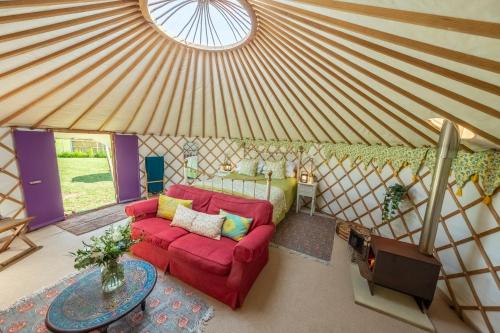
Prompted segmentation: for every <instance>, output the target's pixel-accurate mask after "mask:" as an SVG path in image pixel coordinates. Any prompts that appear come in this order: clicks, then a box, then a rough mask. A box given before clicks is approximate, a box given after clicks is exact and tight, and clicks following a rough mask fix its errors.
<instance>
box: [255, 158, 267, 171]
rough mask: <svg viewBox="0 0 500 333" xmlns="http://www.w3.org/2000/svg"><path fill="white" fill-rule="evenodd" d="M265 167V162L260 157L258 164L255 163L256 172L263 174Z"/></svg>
mask: <svg viewBox="0 0 500 333" xmlns="http://www.w3.org/2000/svg"><path fill="white" fill-rule="evenodd" d="M265 168H266V162H265V161H264V160H263V159H262V158H261V159H259V164H257V173H258V174H263V173H264V169H265Z"/></svg>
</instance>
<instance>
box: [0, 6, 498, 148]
mask: <svg viewBox="0 0 500 333" xmlns="http://www.w3.org/2000/svg"><path fill="white" fill-rule="evenodd" d="M143 3H144V0H139V1H132V0H78V1H74V0H71V1H70V0H60V1H52V0H37V1H31V0H30V1H2V2H0V28H1V29H0V110H2V111H1V113H0V126H7V125H12V126H27V127H35V128H44V127H51V128H64V129H74V130H98V131H112V132H123V133H138V134H157V135H159V134H161V135H171V136H177V135H186V136H200V137H219V138H221V137H225V138H251V139H262V140H287V141H294V140H299V141H315V142H323V141H328V142H335V143H347V144H356V143H361V144H376V143H379V144H383V145H389V146H394V145H404V146H407V147H422V146H425V145H430V146H434V145H435V144H436V142H437V138H438V130H437V129H436V128H434V127H433V126H432V125H431V124H429V122H428V119H430V118H447V119H450V120H453V121H455V122H456V123H458V124H460V125H461V126H464V127H465V128H467V129H469V130H471V131H473V132H474V133H475V134H476V137H475V138H474V139H472V140H468V141H464V142H463V144H464V146H465V147H467V148H469V149H470V150H482V149H484V148H498V147H499V144H500V134H499V133H500V132H499V131H498V128H499V105H500V75H499V74H500V62H499V61H498V59H500V43H499V42H498V39H499V38H500V16H499V15H495V13H498V12H499V11H500V3H499V2H498V1H496V0H479V1H473V2H472V1H466V0H457V1H446V2H442V1H437V0H430V1H425V2H422V1H404V2H388V1H384V0H373V1H366V0H352V1H350V2H344V1H328V2H327V1H320V0H301V1H288V0H272V1H264V0H249V1H248V4H249V7H250V9H251V10H252V11H253V12H254V14H255V22H254V24H255V25H256V27H255V33H254V34H253V35H252V36H251V37H250V38H248V40H246V41H245V42H244V43H243V44H241V45H239V46H238V47H236V48H232V49H227V50H222V51H221V50H217V51H210V50H200V49H196V48H192V47H189V46H186V45H185V44H182V43H179V42H178V41H176V40H173V39H172V38H170V37H168V36H167V35H166V34H164V33H162V32H161V31H160V30H159V29H158V28H157V27H156V26H155V24H154V22H151V21H150V20H148V18H147V17H146V16H145V15H144V12H143V11H142V10H141V4H143ZM142 7H143V5H142Z"/></svg>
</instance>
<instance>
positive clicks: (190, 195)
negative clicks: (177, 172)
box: [166, 184, 219, 214]
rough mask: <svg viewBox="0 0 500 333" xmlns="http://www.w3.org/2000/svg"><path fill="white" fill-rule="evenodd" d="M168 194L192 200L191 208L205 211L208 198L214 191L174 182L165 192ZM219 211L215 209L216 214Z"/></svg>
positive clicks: (208, 201)
mask: <svg viewBox="0 0 500 333" xmlns="http://www.w3.org/2000/svg"><path fill="white" fill-rule="evenodd" d="M166 194H167V195H168V196H170V197H173V198H178V199H184V200H193V206H192V209H193V210H196V211H198V212H203V213H206V212H207V209H208V205H209V203H210V199H211V198H212V195H213V194H214V192H211V191H207V190H202V189H201V188H196V187H191V186H186V185H181V184H175V185H172V186H170V188H169V189H168V191H167V193H166ZM218 213H219V212H218V211H217V214H218Z"/></svg>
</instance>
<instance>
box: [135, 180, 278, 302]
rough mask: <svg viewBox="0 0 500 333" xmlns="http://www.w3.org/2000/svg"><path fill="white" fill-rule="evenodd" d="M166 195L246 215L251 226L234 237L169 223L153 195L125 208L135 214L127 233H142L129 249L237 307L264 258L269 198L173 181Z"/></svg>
mask: <svg viewBox="0 0 500 333" xmlns="http://www.w3.org/2000/svg"><path fill="white" fill-rule="evenodd" d="M166 194H167V195H168V196H171V197H175V198H179V199H189V200H193V209H194V210H197V211H200V212H204V213H208V214H218V213H219V210H220V209H224V210H225V211H228V212H231V213H234V214H237V215H240V216H245V217H251V218H253V222H252V225H251V227H250V230H249V232H248V234H247V235H246V236H245V237H244V238H243V239H242V240H241V241H239V242H236V241H234V240H232V239H230V238H226V237H221V239H220V240H214V239H210V238H207V237H203V236H200V235H197V234H193V233H190V232H188V231H186V230H184V229H182V228H179V227H172V226H170V222H171V221H169V220H166V219H163V218H158V217H156V211H157V208H158V199H157V198H153V199H149V200H144V201H140V202H136V203H133V204H130V205H128V206H127V207H126V208H125V211H126V213H127V215H128V216H131V217H132V218H133V219H134V222H133V223H132V237H134V238H135V239H136V238H138V237H141V236H142V237H143V241H142V242H140V243H138V244H136V245H134V246H133V247H132V249H131V250H132V253H133V254H135V255H136V256H138V257H141V258H143V259H145V260H147V261H149V262H151V263H152V264H154V265H155V266H157V267H159V268H161V269H163V270H165V271H169V272H170V274H171V275H173V276H175V277H178V278H179V279H181V280H183V281H185V282H187V283H188V284H190V285H192V286H194V287H195V288H197V289H199V290H201V291H203V292H205V293H207V294H209V295H211V296H213V297H215V298H216V299H218V300H220V301H221V302H223V303H226V304H227V305H229V306H230V307H232V308H233V309H235V308H237V307H239V306H241V305H242V304H243V301H244V300H245V297H246V295H247V293H248V291H249V290H250V288H251V287H252V284H253V282H254V281H255V279H256V278H257V276H258V275H259V273H260V271H261V270H262V268H264V266H265V265H266V263H267V260H268V256H269V248H268V246H269V242H270V241H271V238H272V236H273V234H274V231H275V226H274V224H273V223H272V213H273V207H272V205H271V203H269V202H268V201H265V200H254V199H246V198H240V197H235V196H231V195H226V194H222V193H217V192H211V191H206V190H202V189H198V188H194V187H190V186H185V185H173V186H171V187H170V188H169V189H168V191H167V193H166Z"/></svg>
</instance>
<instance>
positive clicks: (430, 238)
mask: <svg viewBox="0 0 500 333" xmlns="http://www.w3.org/2000/svg"><path fill="white" fill-rule="evenodd" d="M459 144H460V135H459V132H458V128H457V126H456V125H455V124H454V123H453V122H451V121H449V120H445V121H444V122H443V126H442V127H441V134H440V135H439V142H438V147H437V153H436V165H435V167H434V175H433V176H432V185H431V193H430V196H429V202H428V204H427V209H426V211H425V217H424V225H423V227H422V234H421V236H420V243H419V244H418V250H419V251H420V252H421V253H423V254H426V255H429V256H431V255H432V252H433V250H434V241H435V240H436V233H437V228H438V222H439V217H440V215H441V207H442V206H443V199H444V194H445V191H446V187H447V185H448V177H449V176H450V169H451V162H452V161H453V158H454V157H455V156H456V155H457V151H458V146H459Z"/></svg>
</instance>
